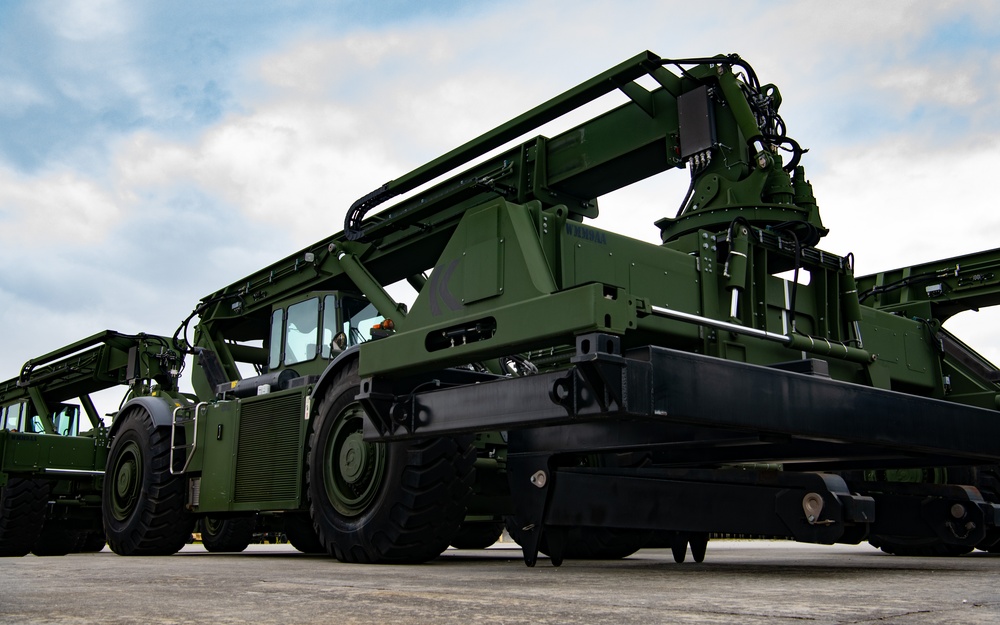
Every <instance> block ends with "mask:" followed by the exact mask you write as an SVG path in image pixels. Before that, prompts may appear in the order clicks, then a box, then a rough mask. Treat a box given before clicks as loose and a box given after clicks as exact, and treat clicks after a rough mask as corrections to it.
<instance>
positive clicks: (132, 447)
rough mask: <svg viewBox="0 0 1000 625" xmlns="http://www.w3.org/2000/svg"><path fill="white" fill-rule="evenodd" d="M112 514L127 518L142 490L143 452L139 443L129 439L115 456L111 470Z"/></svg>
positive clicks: (116, 516) (120, 519) (121, 519)
mask: <svg viewBox="0 0 1000 625" xmlns="http://www.w3.org/2000/svg"><path fill="white" fill-rule="evenodd" d="M110 479H111V480H112V489H111V514H112V515H113V516H114V517H115V519H117V520H118V521H124V520H126V519H127V518H128V517H129V516H130V515H131V514H132V512H133V511H134V510H135V506H136V502H137V501H138V500H139V492H140V491H141V490H142V452H141V450H140V449H139V445H138V443H136V442H135V441H128V442H127V443H125V445H124V446H123V447H122V449H121V452H120V453H119V454H118V456H117V458H115V464H114V468H113V470H112V472H111V476H110Z"/></svg>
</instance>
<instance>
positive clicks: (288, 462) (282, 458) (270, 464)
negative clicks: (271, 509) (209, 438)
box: [233, 393, 303, 502]
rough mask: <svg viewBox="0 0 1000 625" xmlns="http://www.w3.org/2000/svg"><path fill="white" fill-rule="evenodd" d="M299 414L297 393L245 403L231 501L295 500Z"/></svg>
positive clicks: (296, 492) (297, 472) (300, 401)
mask: <svg viewBox="0 0 1000 625" xmlns="http://www.w3.org/2000/svg"><path fill="white" fill-rule="evenodd" d="M302 410H303V409H302V395H300V394H298V393H293V394H290V395H281V396H278V397H274V398H273V399H272V398H266V399H261V400H257V401H251V402H245V403H244V404H243V405H242V406H241V407H240V438H239V443H238V444H237V447H236V486H235V489H234V494H233V500H234V501H236V502H251V501H274V500H280V499H295V498H296V496H297V495H298V485H299V482H300V476H299V455H300V453H301V451H300V450H299V426H300V423H301V420H302V414H303V413H302Z"/></svg>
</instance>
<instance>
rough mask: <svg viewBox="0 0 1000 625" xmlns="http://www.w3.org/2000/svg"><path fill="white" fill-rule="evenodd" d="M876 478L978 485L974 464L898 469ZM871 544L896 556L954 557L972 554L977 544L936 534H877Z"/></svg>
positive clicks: (878, 475) (870, 539) (871, 539)
mask: <svg viewBox="0 0 1000 625" xmlns="http://www.w3.org/2000/svg"><path fill="white" fill-rule="evenodd" d="M875 477H878V478H881V479H885V480H888V481H891V482H918V483H919V482H929V483H932V484H970V485H971V484H975V483H976V472H975V469H974V468H972V467H948V468H942V467H938V468H928V469H897V470H889V471H886V472H885V474H884V475H882V474H879V473H876V474H875ZM868 543H869V544H870V545H871V546H872V547H876V548H878V549H881V550H882V551H884V552H885V553H888V554H892V555H894V556H917V557H951V556H961V555H965V554H967V553H970V552H971V551H972V550H973V549H975V547H971V546H965V545H954V544H950V543H946V542H944V541H942V540H941V539H940V538H934V537H909V536H890V535H874V536H872V537H871V538H869V539H868Z"/></svg>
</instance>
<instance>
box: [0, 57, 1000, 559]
mask: <svg viewBox="0 0 1000 625" xmlns="http://www.w3.org/2000/svg"><path fill="white" fill-rule="evenodd" d="M647 85H650V86H652V87H653V88H649V87H648V86H647ZM615 91H618V92H620V93H622V94H624V95H625V96H626V99H627V101H626V102H625V103H624V104H622V105H620V106H617V107H614V108H610V109H609V110H606V112H604V113H602V114H600V115H597V116H596V117H593V118H591V119H589V120H587V121H584V122H583V123H581V124H579V125H578V126H576V127H574V128H571V129H569V130H566V131H564V132H562V133H560V134H558V135H556V136H554V137H551V138H548V137H544V136H537V137H534V138H530V139H528V140H525V137H528V136H530V135H531V134H532V133H533V131H535V130H536V129H537V128H538V127H540V126H541V125H543V124H546V123H548V122H552V121H554V120H557V119H558V118H561V117H563V116H565V115H566V114H568V113H571V112H573V111H576V110H577V109H579V108H580V107H582V106H583V105H586V104H588V103H590V102H592V101H594V100H596V99H598V98H600V97H601V96H604V95H606V94H608V93H611V92H615ZM780 105H781V95H780V93H779V91H778V89H777V87H775V86H774V85H771V84H763V85H762V84H761V83H760V81H759V80H758V78H757V75H756V73H755V72H754V70H753V69H752V68H751V67H750V65H749V64H747V63H746V62H745V61H744V60H742V59H741V58H740V57H738V56H736V55H729V56H717V57H712V58H699V59H682V60H677V59H662V58H660V57H658V56H656V55H654V54H652V53H649V52H646V53H643V54H640V55H638V56H636V57H635V58H632V59H630V60H628V61H626V62H624V63H622V64H621V65H618V66H616V67H614V68H612V69H610V70H608V71H606V72H604V73H602V74H600V75H598V76H596V77H594V78H592V79H590V80H588V81H586V82H584V83H583V84H581V85H579V86H577V87H575V88H573V89H571V90H569V91H567V92H565V93H563V94H562V95H559V96H557V97H555V98H553V99H552V100H549V101H548V102H546V103H544V104H542V105H540V106H538V107H536V108H534V109H532V110H530V111H528V112H527V113H524V114H523V115H521V116H519V117H517V118H515V119H513V120H511V121H509V122H507V123H506V124H503V125H502V126H500V127H498V128H496V129H494V130H492V131H490V132H488V133H486V134H484V135H482V136H480V137H478V138H476V139H474V140H472V141H470V142H469V143H467V144H465V145H463V146H461V147H459V148H457V149H455V150H453V151H452V152H449V153H447V154H445V155H444V156H442V157H440V158H438V159H436V160H434V161H432V162H430V163H427V164H426V165H424V166H422V167H420V168H418V169H416V170H414V171H412V172H410V173H408V174H406V175H404V176H402V177H400V178H397V179H395V180H392V181H391V182H388V183H386V184H385V185H384V186H382V187H380V188H378V189H376V190H375V191H373V192H371V193H369V194H367V195H365V196H364V197H362V198H361V199H359V200H358V201H357V202H355V203H354V204H353V205H352V206H351V207H350V209H349V210H348V211H347V215H346V220H345V223H344V229H343V231H342V232H339V233H337V234H334V235H333V236H330V237H329V238H325V239H323V240H321V241H318V242H317V243H315V244H314V245H311V246H309V247H307V248H306V249H303V250H301V251H299V252H297V253H295V254H293V255H291V256H289V257H287V258H285V259H282V260H280V261H278V262H276V263H274V264H273V265H271V266H269V267H265V268H263V269H260V270H258V271H255V272H253V273H251V274H250V275H248V276H247V277H246V278H244V279H242V280H239V281H238V282H236V283H235V284H232V285H230V286H227V287H225V288H223V289H221V290H219V291H217V292H215V293H212V294H211V295H208V296H207V297H205V298H204V299H202V300H201V302H199V303H198V305H197V306H196V307H195V309H194V311H193V312H192V313H191V315H190V316H189V317H188V318H187V319H186V320H185V321H184V322H183V323H182V324H181V327H180V328H179V329H178V330H177V332H176V333H175V334H174V335H173V337H171V338H170V339H160V338H155V339H154V338H153V337H123V336H121V335H116V334H106V335H99V337H100V338H99V340H100V341H103V344H104V346H105V347H102V349H105V348H112V346H113V349H114V350H118V351H121V349H122V348H119V347H118V346H117V343H118V342H122V341H124V342H126V343H129V345H128V346H127V350H125V352H123V353H127V354H133V356H131V357H128V358H125V361H124V362H125V365H124V368H123V369H122V367H121V364H120V363H119V362H117V361H107V360H99V361H95V363H94V365H93V367H94V368H93V369H91V370H86V369H84V368H78V367H75V366H69V365H67V366H66V367H65V368H64V369H63V373H60V372H57V371H52V372H51V373H50V374H46V375H40V374H41V370H33V369H32V366H33V365H32V363H29V365H28V366H26V369H25V371H24V372H22V374H21V376H20V377H19V378H18V379H17V380H16V381H14V382H13V386H12V383H8V384H7V386H6V387H4V388H5V389H11V388H13V391H11V390H4V391H3V393H4V394H2V395H0V398H2V401H3V403H4V404H5V405H6V408H5V410H7V411H8V413H9V411H10V410H12V406H15V408H13V410H15V411H20V412H19V413H18V414H21V415H25V418H26V419H27V421H25V420H24V419H22V421H21V422H19V423H20V425H17V424H15V427H13V428H11V427H10V421H8V422H7V426H8V428H9V429H11V431H10V432H8V433H4V434H2V435H0V437H2V438H0V440H2V441H4V447H3V456H2V459H3V464H2V470H3V473H2V474H0V475H2V479H3V480H5V481H4V482H3V483H4V484H5V485H4V486H3V491H2V492H3V495H2V496H3V499H2V506H0V541H8V542H9V539H8V538H7V536H8V535H9V534H11V533H16V532H18V531H21V530H18V529H17V528H18V525H19V523H20V521H19V518H20V516H21V515H29V514H35V513H34V512H29V511H28V510H25V508H28V507H31V509H32V510H33V509H34V508H33V507H32V506H33V504H32V506H28V505H27V504H17V503H16V502H17V501H19V499H21V498H25V497H26V495H24V493H25V492H26V491H31V492H32V494H31V496H30V497H33V498H35V499H39V500H41V499H46V500H47V501H48V502H49V503H48V504H47V505H48V508H49V511H48V512H47V513H46V514H47V516H46V517H45V522H44V525H43V526H42V534H43V535H44V534H46V533H47V532H48V528H49V527H50V526H51V527H52V528H53V529H52V531H53V532H59V531H61V530H65V528H66V527H68V526H69V525H71V523H70V520H71V518H72V515H71V514H70V512H69V511H70V510H71V509H73V510H77V509H78V510H88V509H91V508H94V507H95V505H96V503H97V501H98V500H99V502H100V508H99V509H98V511H97V512H98V514H97V515H96V516H95V515H94V514H90V515H89V516H87V515H81V516H82V517H85V518H86V519H88V521H87V522H89V523H93V520H94V519H95V518H101V519H102V520H103V528H104V532H105V534H106V538H107V542H108V544H109V545H110V547H111V549H113V550H114V551H115V552H117V553H119V554H123V555H132V554H170V553H174V552H175V551H177V550H178V549H180V547H181V546H182V545H183V544H184V543H185V541H186V540H188V538H189V536H190V535H191V532H192V529H193V528H194V526H195V523H196V522H199V521H201V522H202V528H203V530H207V531H208V533H209V534H210V535H211V536H212V537H213V539H214V540H215V543H214V544H215V546H216V548H217V549H232V550H239V549H242V548H243V547H244V546H245V545H246V543H247V542H248V541H249V539H250V538H249V536H250V534H251V533H252V532H253V531H254V530H255V528H260V527H261V526H262V525H264V526H267V525H270V526H273V527H278V528H280V529H281V531H284V532H285V533H286V534H287V535H288V537H289V539H290V540H291V542H292V543H293V544H294V545H295V546H296V547H298V548H299V549H301V550H303V551H309V552H327V553H329V554H332V555H334V556H336V557H337V558H338V559H340V560H342V561H345V562H421V561H426V560H428V559H431V558H434V557H436V556H438V555H439V554H440V553H441V552H442V551H443V550H444V549H445V548H446V547H447V546H448V545H449V544H450V545H455V546H459V547H482V546H486V545H489V544H491V543H492V542H493V541H494V540H495V539H496V538H497V536H499V534H500V533H501V531H502V530H503V529H504V527H505V526H506V528H507V530H508V531H509V533H510V535H511V536H512V537H513V538H514V540H516V541H517V542H518V543H520V545H521V546H522V547H523V552H524V560H525V562H526V563H527V564H528V565H529V566H530V565H533V564H534V563H535V562H536V559H537V556H538V554H539V553H545V554H547V555H548V556H549V557H550V560H551V562H552V563H553V564H555V565H558V564H559V563H561V562H562V561H563V560H564V559H566V558H618V557H623V556H626V555H628V554H630V553H633V552H634V551H636V550H637V549H640V548H643V547H664V548H665V547H670V548H672V549H673V551H674V556H675V558H676V559H677V560H678V561H682V560H683V559H684V558H685V554H686V553H688V548H690V553H691V554H692V556H693V558H694V559H695V560H698V561H700V560H701V559H702V558H703V557H704V555H705V549H706V543H707V540H708V537H709V535H711V534H714V533H730V534H742V535H755V536H774V537H788V538H791V539H794V540H798V541H806V542H814V543H838V542H844V543H858V542H861V541H865V540H868V541H870V542H872V543H873V544H875V545H877V546H879V547H881V548H882V549H884V550H885V551H888V552H891V553H897V554H935V555H957V554H962V553H967V552H969V551H971V550H973V549H975V548H980V549H985V550H991V549H995V548H1000V547H998V546H1000V505H998V504H1000V491H998V482H997V471H996V468H995V467H996V463H998V461H1000V418H998V417H1000V415H998V413H997V410H998V406H1000V401H998V398H1000V385H998V382H1000V374H998V372H997V369H996V367H995V366H994V365H993V364H991V363H990V362H988V361H987V360H986V359H985V358H983V357H982V356H980V355H979V354H977V353H976V352H975V351H974V350H973V349H971V348H970V347H968V346H966V345H965V344H963V343H962V342H961V341H959V340H958V339H957V338H955V336H953V335H952V334H950V333H949V332H948V331H947V330H945V329H944V328H943V327H942V324H943V323H944V322H945V321H946V320H947V319H948V318H949V317H951V316H953V315H954V314H956V313H958V312H961V311H964V310H970V309H978V308H982V307H985V306H991V305H994V304H996V303H998V302H1000V287H998V285H1000V280H998V277H997V270H998V267H1000V250H992V251H988V252H983V253H978V254H972V255H970V256H966V257H962V258H951V259H947V260H942V261H940V262H934V263H927V264H925V265H921V266H919V267H908V268H902V269H899V270H896V271H889V272H884V273H880V274H878V275H874V276H867V277H860V276H855V275H854V262H853V257H852V256H851V255H850V254H846V255H840V254H838V253H835V252H828V251H825V250H822V249H820V248H819V247H817V246H818V245H819V244H820V242H821V241H822V238H823V236H824V235H826V234H827V229H826V228H825V227H824V226H823V222H822V220H821V219H820V213H819V209H818V207H817V203H816V199H815V197H814V195H813V191H812V187H811V185H810V183H809V182H808V180H807V178H806V175H805V172H804V169H803V167H802V166H801V165H800V161H801V159H802V158H803V155H804V153H805V150H804V149H802V148H801V147H800V145H799V144H798V143H797V142H796V141H795V140H793V139H792V138H791V137H790V136H788V135H787V134H786V129H785V124H784V122H783V121H782V118H781V116H780V115H779V113H778V109H779V107H780ZM516 141H523V143H520V144H516V143H515V142H516ZM512 145H513V147H511V146H512ZM672 169H687V170H688V172H689V174H690V179H691V183H690V187H689V189H688V192H687V195H686V197H684V198H683V199H682V200H680V202H679V206H678V207H677V208H676V209H675V210H671V211H670V212H671V214H670V215H668V216H665V217H664V218H663V219H660V220H659V221H657V222H656V224H655V227H656V228H658V230H659V235H660V239H661V244H651V243H646V242H643V241H638V240H634V239H631V238H627V237H625V236H622V235H619V234H616V233H614V232H610V231H607V230H603V229H600V228H597V227H594V226H593V225H589V224H588V220H589V219H593V218H594V217H596V216H597V214H598V203H597V200H598V198H599V197H600V196H602V195H604V194H606V193H608V192H611V191H614V190H616V189H620V188H622V187H625V186H627V185H630V184H632V183H634V182H637V181H639V180H642V179H645V178H648V177H650V176H654V175H656V174H660V173H663V172H666V171H667V170H672ZM397 196H399V197H398V198H397ZM394 198H396V199H395V200H394V201H393V202H389V201H390V200H393V199H394ZM376 208H378V210H376ZM621 218H622V219H627V218H628V215H622V216H621ZM393 285H396V286H393ZM407 285H408V286H407ZM390 287H391V288H390ZM401 288H412V290H413V295H412V297H411V298H408V299H407V298H406V297H403V296H401V295H398V294H397V295H391V294H390V292H393V293H398V292H399V291H400V289H401ZM397 300H405V301H407V302H408V305H407V304H404V303H401V302H400V301H397ZM94 340H95V339H92V341H94ZM71 348H72V349H70V348H68V349H67V350H61V351H60V352H59V353H58V354H68V353H69V352H70V351H76V350H79V348H80V346H79V345H77V346H71ZM116 353H117V352H116ZM58 354H57V355H58ZM184 356H189V357H190V359H191V363H192V364H191V365H189V370H190V382H191V387H192V388H193V390H194V392H193V393H185V392H181V391H180V390H179V387H178V383H177V379H178V372H179V370H180V368H181V367H180V359H181V358H183V357H184ZM42 360H43V361H48V360H52V358H51V357H45V358H43V359H42ZM39 362H41V361H39ZM114 372H119V373H117V374H116V375H114V376H112V377H114V380H113V383H114V384H121V383H125V384H128V385H129V387H128V394H127V398H126V401H125V402H124V403H123V405H122V406H121V408H120V409H119V410H118V411H117V412H116V413H115V416H114V419H113V421H112V422H111V423H110V427H109V428H108V431H107V432H105V431H104V430H103V428H102V426H101V425H100V424H99V423H97V422H96V421H94V420H93V418H92V421H94V431H95V432H96V434H95V435H93V436H91V437H87V436H82V435H81V436H72V434H73V432H72V431H71V432H70V433H69V434H71V436H66V435H65V433H62V432H55V431H54V428H55V427H56V426H55V423H56V422H57V421H58V420H59V418H60V417H59V415H60V414H62V413H61V412H60V411H61V410H63V408H61V406H62V405H63V404H62V403H61V402H65V401H66V397H69V396H70V395H78V394H79V393H77V390H78V389H76V388H73V391H74V393H68V392H67V393H59V392H56V388H55V387H56V386H58V385H59V381H60V380H62V379H63V378H61V377H59V376H61V375H65V376H73V378H71V379H75V377H77V376H78V377H81V378H83V379H86V380H89V381H91V382H94V383H98V382H100V383H105V380H106V378H107V374H109V373H114ZM80 384H81V385H82V386H83V387H86V384H83V383H82V382H81V383H80ZM66 386H74V387H75V386H76V385H75V383H74V384H69V383H67V384H66ZM84 390H85V388H84ZM12 392H13V395H12V394H11V393H12ZM64 395H65V397H64ZM83 405H84V407H85V409H86V411H87V413H88V414H91V413H92V410H91V409H90V408H88V407H87V403H86V401H85V402H84V404H83ZM16 406H20V407H16ZM28 421H32V422H37V423H39V424H41V430H38V429H37V428H36V432H33V433H29V432H30V429H25V425H26V423H27V422H28ZM50 425H51V427H52V428H53V431H50ZM105 440H107V441H108V443H107V446H105ZM81 441H83V442H86V443H89V444H90V446H87V445H86V444H81ZM22 449H30V450H31V453H30V454H29V453H27V452H22ZM32 454H33V455H32ZM71 457H72V458H74V459H73V460H72V461H70V460H68V459H69V458H71ZM64 459H65V462H64ZM80 467H84V468H85V469H86V470H81V469H80ZM61 469H68V470H70V471H76V473H75V474H72V473H71V474H68V475H66V474H63V473H60V472H59V470H61ZM102 470H103V479H102V480H101V479H99V478H97V477H94V476H95V475H96V473H95V472H98V473H99V472H100V471H102ZM83 482H86V485H88V486H90V488H84V487H83V485H82V484H83ZM97 483H100V484H101V488H102V491H101V492H100V493H98V492H97V490H96V487H94V486H93V485H94V484H97ZM29 485H30V486H29ZM46 489H49V490H46ZM74 489H77V490H74ZM36 491H37V492H36ZM43 492H45V494H46V495H45V496H43V495H42V493H43ZM63 493H66V494H65V495H64V494H63ZM74 493H82V494H80V495H79V496H78V497H76V498H73V495H74ZM70 500H72V503H74V504H76V503H77V502H79V504H80V505H79V506H77V508H71V506H69V505H68V504H69V503H70V502H71V501H70ZM63 504H65V505H63ZM88 506H89V508H88ZM61 507H62V508H65V510H66V511H65V512H63V511H62V510H61ZM74 527H75V526H74ZM88 527H89V526H88ZM36 544H37V543H36ZM43 544H44V543H43ZM21 551H22V552H23V551H24V549H22V550H21Z"/></svg>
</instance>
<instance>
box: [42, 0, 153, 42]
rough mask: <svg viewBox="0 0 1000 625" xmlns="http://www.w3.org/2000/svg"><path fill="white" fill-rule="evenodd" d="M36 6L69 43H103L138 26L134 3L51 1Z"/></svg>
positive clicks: (102, 0)
mask: <svg viewBox="0 0 1000 625" xmlns="http://www.w3.org/2000/svg"><path fill="white" fill-rule="evenodd" d="M35 6H36V10H37V14H38V16H39V17H40V18H41V19H42V20H44V21H45V22H46V23H47V24H49V26H50V27H51V28H52V30H53V32H55V33H56V34H57V35H58V36H60V37H62V38H64V39H67V40H69V41H75V42H90V41H100V40H102V39H106V38H107V37H113V36H117V35H123V34H126V33H128V32H129V31H130V30H131V29H132V28H133V27H134V22H133V13H132V3H131V2H123V1H122V0H47V1H45V2H39V3H37V4H36V5H35Z"/></svg>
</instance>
